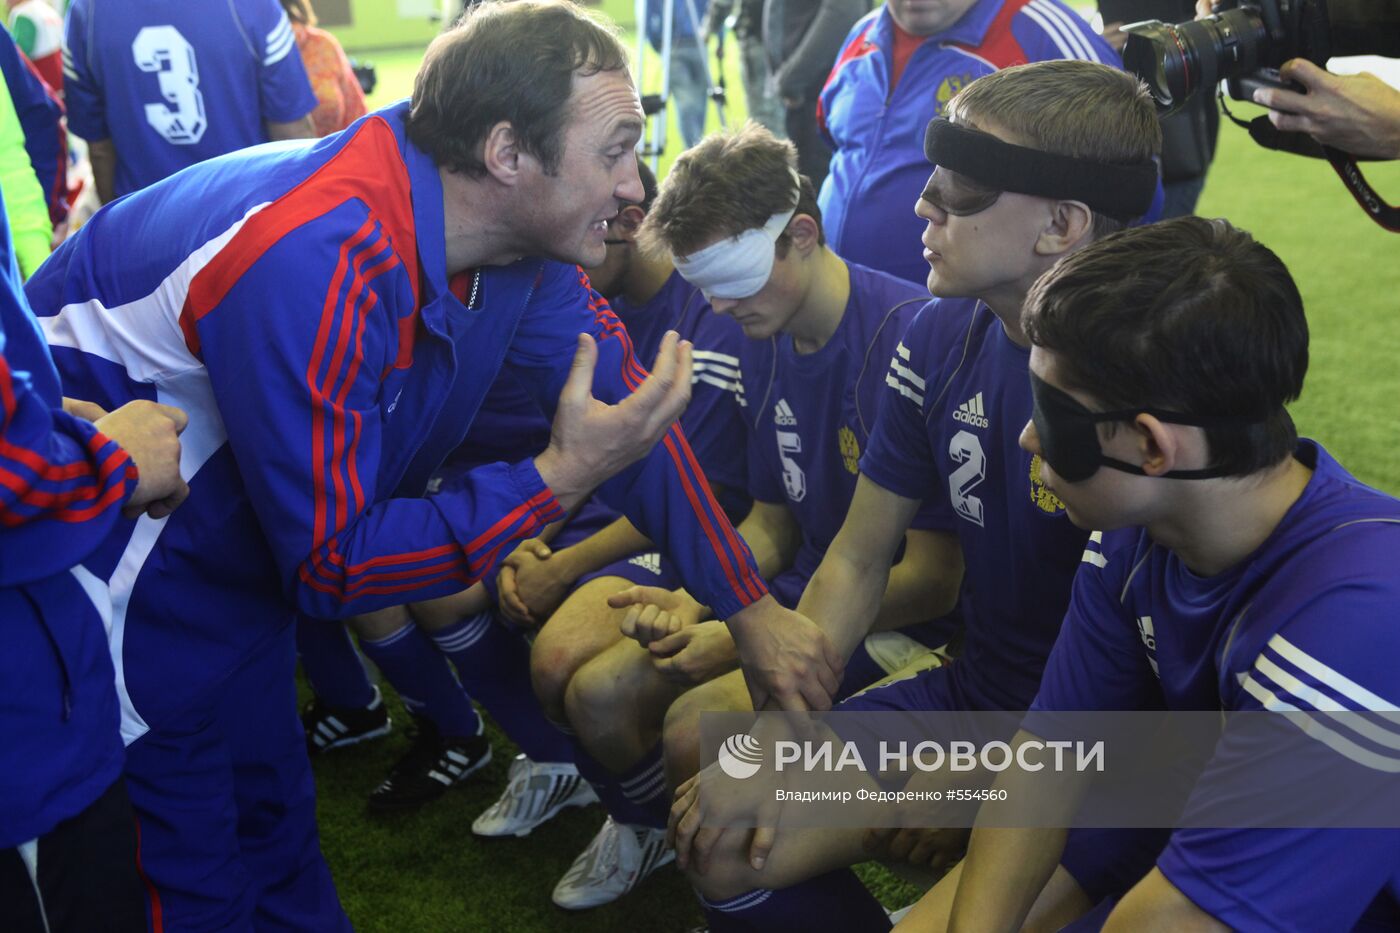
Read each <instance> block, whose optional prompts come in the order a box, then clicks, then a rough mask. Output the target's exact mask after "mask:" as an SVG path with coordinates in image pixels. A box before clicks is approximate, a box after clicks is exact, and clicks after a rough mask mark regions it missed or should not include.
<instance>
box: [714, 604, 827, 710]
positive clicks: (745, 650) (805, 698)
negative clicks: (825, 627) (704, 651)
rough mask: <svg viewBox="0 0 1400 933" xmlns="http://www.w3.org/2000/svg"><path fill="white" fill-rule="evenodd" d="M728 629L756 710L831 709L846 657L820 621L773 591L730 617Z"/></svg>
mask: <svg viewBox="0 0 1400 933" xmlns="http://www.w3.org/2000/svg"><path fill="white" fill-rule="evenodd" d="M729 631H730V633H731V634H733V636H734V643H735V644H737V645H738V646H739V660H740V663H741V665H742V666H743V669H744V682H745V683H746V684H747V685H748V688H749V698H750V699H752V700H753V708H754V709H756V710H762V709H774V708H776V709H782V710H791V711H794V712H805V711H807V710H813V711H817V712H821V711H825V710H829V709H831V700H832V698H833V697H834V696H836V690H837V688H838V687H840V685H841V675H842V673H843V672H844V670H845V667H846V661H845V658H844V657H842V655H841V652H840V651H838V650H837V648H836V645H835V644H833V643H832V641H831V639H830V638H829V637H828V636H827V634H826V632H824V631H822V630H821V627H820V626H818V625H817V623H815V622H813V621H812V620H811V619H809V618H807V617H806V616H804V615H801V614H800V613H796V612H793V611H792V610H791V609H784V608H783V607H782V606H780V605H778V601H777V600H775V599H774V598H773V597H772V596H771V595H770V596H764V597H763V598H762V599H760V600H758V601H757V602H754V603H751V604H749V605H748V606H746V607H745V608H744V609H743V611H741V612H739V613H737V614H735V615H734V616H731V617H730V619H729Z"/></svg>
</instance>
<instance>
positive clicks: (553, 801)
mask: <svg viewBox="0 0 1400 933" xmlns="http://www.w3.org/2000/svg"><path fill="white" fill-rule="evenodd" d="M597 800H598V795H597V794H595V793H593V788H592V786H590V785H589V783H588V782H587V781H585V780H584V779H583V778H581V777H579V774H578V768H575V767H574V766H573V765H570V764H539V763H537V762H534V761H531V760H530V759H528V758H526V757H525V756H524V755H516V756H515V760H514V761H512V762H511V763H510V773H509V783H508V784H506V789H505V791H504V793H502V794H501V798H500V799H499V800H497V801H496V802H495V803H493V804H491V806H490V807H489V808H487V810H486V812H485V813H483V814H481V816H478V817H477V818H476V821H475V822H473V823H472V832H474V833H476V834H477V835H478V836H528V835H530V833H531V831H532V830H534V829H535V827H537V826H539V825H540V824H542V823H544V822H545V821H546V820H548V819H550V818H551V817H553V816H554V815H555V814H556V813H558V812H559V811H560V810H563V809H564V808H565V807H582V806H586V805H588V804H590V803H595V802H596V801H597Z"/></svg>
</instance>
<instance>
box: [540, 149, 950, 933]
mask: <svg viewBox="0 0 1400 933" xmlns="http://www.w3.org/2000/svg"><path fill="white" fill-rule="evenodd" d="M795 164H796V153H795V150H794V149H793V146H792V144H791V143H788V142H785V141H779V140H776V139H774V138H773V136H772V135H771V134H770V133H769V132H768V131H767V130H765V129H763V128H762V127H759V126H757V125H749V126H746V127H745V128H743V129H742V130H740V131H739V132H737V133H730V134H726V135H716V136H712V137H709V138H708V139H706V140H704V141H703V142H701V143H700V145H698V146H696V147H695V148H693V149H691V150H689V151H688V152H686V153H684V154H683V155H682V156H681V157H680V159H679V160H678V161H677V162H676V164H675V166H674V167H673V168H672V170H671V174H670V175H669V176H668V178H667V179H666V182H665V184H663V186H662V189H661V194H660V196H659V198H658V199H657V203H656V206H655V207H653V208H652V211H651V213H650V214H649V215H648V218H647V222H646V224H645V226H644V227H643V230H642V234H643V240H644V243H645V242H646V241H648V240H649V241H650V244H649V245H650V248H651V249H652V250H653V251H654V252H657V253H659V254H663V255H667V256H671V257H673V258H674V259H675V263H676V267H677V268H678V269H679V270H680V273H681V275H683V276H685V277H686V279H687V281H689V282H690V283H691V285H692V286H695V287H698V288H700V289H701V290H702V291H703V292H704V293H705V296H706V297H707V298H708V299H709V301H710V304H711V305H712V306H713V308H714V309H715V311H717V312H719V313H720V314H722V315H726V316H728V317H731V318H733V319H735V320H737V321H738V322H739V324H740V326H742V327H743V330H744V334H745V335H746V336H747V337H748V338H749V339H748V340H745V341H744V342H743V347H742V349H741V351H740V367H739V368H740V370H741V374H742V375H741V380H742V383H743V394H742V398H743V399H744V402H745V405H746V409H745V411H746V415H745V420H746V421H747V422H748V490H749V492H750V493H751V494H752V495H753V497H754V505H753V509H752V511H751V512H750V513H749V515H748V517H747V518H746V519H745V520H744V521H743V523H742V524H740V526H739V533H740V534H741V535H742V536H743V538H744V540H745V541H746V542H747V543H748V545H749V547H750V548H751V549H752V550H753V552H754V554H755V557H756V559H757V561H758V565H759V569H760V570H761V571H762V573H763V575H764V578H765V579H766V580H767V581H768V583H769V586H770V588H771V591H772V592H773V593H774V595H775V596H776V597H777V598H778V600H779V601H780V602H782V603H783V604H785V605H788V606H791V605H794V604H796V602H797V601H798V599H799V598H800V597H801V595H802V589H803V587H804V586H805V585H806V582H807V579H808V577H809V576H810V575H811V573H812V571H813V569H815V568H816V566H817V564H818V563H819V562H820V561H821V557H822V553H823V552H824V551H825V550H826V548H827V546H828V545H829V544H830V542H831V538H832V536H833V535H834V534H835V533H836V530H837V528H838V527H839V524H840V521H841V518H842V516H843V515H844V514H845V508H846V504H847V503H848V502H849V501H850V497H851V493H852V491H853V490H854V488H855V481H856V471H857V467H856V464H857V461H858V459H859V457H860V451H861V448H862V447H863V446H864V445H865V442H866V437H867V435H868V433H869V428H870V425H872V424H874V422H875V418H876V416H877V413H878V405H879V402H880V398H881V396H882V395H883V394H884V393H883V389H882V385H883V381H882V380H883V369H884V361H885V360H887V359H888V358H889V356H890V354H891V353H892V352H893V349H894V345H895V342H896V341H897V340H898V335H899V334H900V333H901V332H902V330H903V328H904V325H905V324H907V322H908V320H909V319H910V317H911V316H912V315H913V313H914V312H915V311H916V310H917V308H918V306H919V305H920V304H921V303H922V299H923V297H924V296H923V291H922V290H921V289H919V288H917V287H916V286H911V285H909V284H907V283H904V282H901V281H899V280H898V279H895V278H893V277H892V276H889V275H886V274H884V273H880V272H875V271H873V270H870V269H865V268H863V267H860V266H853V265H849V264H847V263H846V262H844V261H843V260H841V258H840V257H838V256H837V255H836V254H835V253H833V252H832V251H831V250H830V249H829V248H828V247H827V246H826V245H825V240H824V237H823V234H822V227H821V215H820V213H819V211H818V209H817V206H816V198H815V195H814V192H813V191H812V187H811V183H810V182H808V181H806V180H805V179H801V178H799V176H798V175H797V173H796V171H795V170H794V168H793V167H794V165H795ZM731 449H732V450H734V451H735V453H737V452H738V451H739V450H741V449H742V448H741V447H740V446H739V445H738V444H735V445H733V447H732V448H731ZM732 459H733V460H734V461H735V462H737V460H738V458H737V456H735V457H733V458H732ZM941 544H942V539H941V538H940V537H939V536H937V535H934V534H933V533H931V532H925V531H923V530H922V524H916V527H915V530H913V531H911V532H910V533H909V535H908V543H907V545H906V547H905V555H904V560H903V562H902V563H901V564H900V565H899V567H898V569H897V571H896V572H895V574H894V575H893V577H892V579H891V581H890V585H889V587H888V588H887V589H886V591H885V597H884V604H883V612H882V615H881V623H880V624H881V627H883V628H895V627H898V626H907V625H913V627H911V628H908V629H905V631H906V632H909V633H910V634H911V635H913V636H914V638H910V637H907V636H906V635H903V634H891V635H890V636H888V637H885V638H882V639H878V640H877V641H878V644H877V645H874V646H872V650H871V652H862V653H861V654H860V655H859V656H858V657H857V658H856V660H855V661H853V663H852V664H851V665H850V667H849V668H848V670H847V672H846V678H845V679H846V683H847V684H848V685H850V686H848V687H847V688H846V692H847V693H849V692H850V691H851V690H853V689H857V688H859V687H862V686H865V685H866V684H868V683H870V682H872V681H874V680H876V679H878V678H880V677H883V676H885V674H886V673H887V671H888V670H890V669H894V668H898V667H900V666H903V665H904V664H905V663H906V661H907V660H908V658H909V657H910V656H911V655H920V654H923V655H926V654H928V652H929V649H930V647H937V646H941V645H943V644H944V643H945V642H946V640H947V638H946V635H947V632H946V628H945V627H944V626H930V625H922V624H917V623H923V622H924V621H925V620H927V619H929V618H930V617H933V616H938V615H941V614H942V613H943V612H944V611H946V608H948V607H951V605H952V603H953V601H954V599H955V597H956V592H957V585H956V581H953V583H952V585H951V586H950V587H949V588H947V589H945V590H939V589H936V588H932V587H930V586H929V585H928V581H932V580H936V579H937V578H936V576H935V575H934V574H933V572H932V569H933V568H934V567H935V566H936V565H937V564H938V563H939V562H940V561H941V560H942V559H944V557H945V555H944V553H943V551H942V550H941V549H940V546H941ZM551 559H553V558H551ZM656 560H657V561H658V567H659V569H660V570H661V571H662V572H663V573H664V574H665V579H666V581H667V583H666V585H668V586H672V587H675V586H679V584H680V581H679V579H678V578H677V577H676V576H675V574H674V571H673V569H672V567H673V564H672V563H671V561H670V555H665V554H662V555H658V556H657V558H656ZM641 579H644V578H642V577H640V576H639V575H638V574H636V573H632V574H627V575H626V578H625V579H616V578H614V579H612V580H610V581H609V582H608V584H607V586H606V587H604V586H603V584H602V582H601V581H600V582H599V588H598V589H597V590H596V591H588V592H589V596H590V601H589V602H587V603H583V602H581V601H578V600H570V602H569V603H567V604H565V606H564V607H563V608H562V609H561V610H560V611H559V612H558V613H556V614H555V616H554V618H553V619H551V620H550V623H549V625H547V626H546V627H545V629H544V631H543V632H542V633H541V635H540V637H539V639H538V640H537V641H536V643H535V649H534V658H533V668H534V671H535V683H536V686H537V688H539V690H540V698H541V700H542V702H543V703H544V704H545V707H546V709H547V710H549V711H550V712H551V714H555V715H557V714H559V713H560V712H562V713H563V714H564V716H565V717H566V718H567V721H568V724H569V726H570V727H571V729H572V730H573V732H574V733H575V735H576V736H577V738H578V741H579V745H580V748H581V750H580V754H579V756H578V758H577V759H576V760H577V761H578V764H579V769H580V771H581V772H582V773H583V774H584V775H585V776H587V777H589V779H590V780H592V781H593V782H594V786H595V788H597V790H598V793H599V796H600V797H601V798H602V799H603V801H604V804H605V805H606V806H607V807H608V809H609V813H610V814H611V819H610V822H609V823H608V824H607V825H606V826H605V827H604V830H603V833H602V834H600V836H599V838H598V840H595V843H596V844H595V846H594V847H590V849H589V850H588V851H586V852H585V853H584V854H583V855H582V856H581V857H580V859H579V860H578V861H577V862H576V863H575V866H574V868H573V869H572V870H571V871H570V872H569V873H568V874H567V875H566V876H565V878H564V880H563V881H562V882H561V883H560V885H559V887H558V888H556V890H555V901H556V903H561V904H565V905H567V906H580V907H581V906H593V905H596V904H600V903H605V902H606V901H609V900H613V899H615V898H617V897H619V896H621V895H622V894H623V893H625V892H626V891H627V890H629V889H630V888H631V887H632V886H633V885H634V884H635V883H636V882H637V881H638V880H640V878H641V877H642V875H643V874H644V873H645V870H646V869H649V868H650V867H652V866H653V865H655V864H662V863H664V862H665V861H669V859H670V853H669V851H668V850H666V849H665V848H664V847H663V844H662V837H663V829H662V828H663V827H664V825H665V817H666V806H667V799H666V780H665V775H664V774H663V766H662V758H661V743H660V738H661V726H662V722H663V717H664V715H665V712H666V709H667V707H668V705H669V704H670V703H671V702H672V701H673V700H674V699H675V698H676V697H678V696H680V695H681V694H683V693H684V692H685V691H686V690H688V689H690V688H691V687H693V686H695V685H696V684H700V683H704V682H707V681H712V682H713V684H712V688H711V689H715V690H717V694H716V695H717V696H718V697H719V699H718V700H717V702H721V703H723V704H725V705H726V707H727V708H737V709H746V708H749V706H750V697H749V693H748V691H747V690H746V688H745V684H744V679H743V676H742V675H741V674H740V673H739V672H738V671H736V670H735V668H736V667H737V666H738V655H737V652H736V650H735V646H734V641H733V639H732V638H731V637H730V635H729V632H728V630H727V628H726V627H725V625H724V624H723V622H720V621H716V620H713V619H712V617H711V616H710V615H709V614H708V610H706V609H705V608H704V607H702V606H700V605H698V604H697V603H695V602H694V601H693V600H690V599H689V597H688V596H685V594H684V591H681V592H680V593H679V594H674V595H673V594H670V593H667V592H665V591H663V590H660V589H657V588H656V587H648V588H645V589H644V590H641V591H633V592H632V593H631V594H630V595H629V594H620V595H618V596H615V597H614V598H613V605H614V606H618V607H622V606H626V605H627V604H628V603H629V601H631V600H632V599H633V598H636V597H637V596H638V593H640V592H650V593H656V594H659V597H660V598H667V599H668V600H669V604H671V605H673V606H675V608H676V609H677V612H678V613H679V614H681V615H684V616H685V619H686V624H685V626H684V627H680V626H678V627H677V629H676V630H675V631H670V630H667V631H665V632H662V631H661V630H659V629H657V628H655V627H651V626H642V627H641V628H640V629H630V628H629V630H628V634H631V635H633V638H626V639H624V638H621V637H620V636H619V634H618V625H619V620H620V619H621V618H622V614H621V613H615V614H613V615H611V616H609V615H606V614H604V613H602V612H599V611H598V607H599V606H600V604H601V597H603V596H606V595H607V591H608V590H609V589H610V590H611V592H612V593H618V591H619V590H622V589H623V588H625V587H627V586H628V584H629V582H640V580H641ZM653 579H654V578H653ZM585 592H586V591H583V590H581V591H580V592H579V594H578V595H579V596H580V597H581V596H583V595H584V593H585ZM939 607H943V608H939ZM706 619H709V620H710V621H702V620H706ZM634 639H635V640H634ZM830 689H831V690H832V691H833V692H834V691H835V689H836V684H834V683H833V684H831V685H830ZM618 824H624V825H618ZM610 836H620V837H621V838H622V840H623V842H622V844H621V845H604V843H605V842H607V840H608V838H609V837H610ZM634 840H635V841H634Z"/></svg>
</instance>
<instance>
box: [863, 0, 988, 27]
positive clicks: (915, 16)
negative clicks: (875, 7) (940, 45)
mask: <svg viewBox="0 0 1400 933" xmlns="http://www.w3.org/2000/svg"><path fill="white" fill-rule="evenodd" d="M976 3H977V0H888V3H887V4H886V5H887V6H888V7H889V8H890V16H892V17H894V21H895V22H896V23H898V24H899V28H900V29H903V30H904V31H905V32H907V33H909V34H910V35H914V36H932V35H935V34H937V33H940V32H944V31H946V30H947V29H949V28H950V27H951V26H952V25H953V24H954V23H956V22H957V21H958V20H960V19H962V17H963V14H964V13H966V12H967V11H968V10H970V9H972V7H973V6H974V5H975V4H976Z"/></svg>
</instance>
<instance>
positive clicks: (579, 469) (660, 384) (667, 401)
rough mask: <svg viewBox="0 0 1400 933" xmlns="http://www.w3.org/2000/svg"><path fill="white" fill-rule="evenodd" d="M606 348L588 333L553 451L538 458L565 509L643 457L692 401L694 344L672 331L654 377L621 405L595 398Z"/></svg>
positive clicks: (568, 385) (567, 388)
mask: <svg viewBox="0 0 1400 933" xmlns="http://www.w3.org/2000/svg"><path fill="white" fill-rule="evenodd" d="M597 361H598V347H597V344H595V343H594V342H593V338H592V337H590V336H589V335H588V334H580V335H579V339H578V352H577V353H575V354H574V364H573V368H572V369H571V370H570V372H569V378H568V381H566V382H565V383H564V390H563V391H562V392H561V393H560V394H559V407H558V409H557V411H556V412H555V415H554V425H553V427H552V428H551V429H550V438H549V446H548V447H547V448H546V449H545V451H544V453H542V454H540V455H539V456H538V457H536V458H535V467H536V468H537V469H538V470H539V472H540V477H541V478H542V479H543V480H544V481H545V484H546V485H547V486H549V488H550V490H551V491H552V492H553V493H554V495H555V497H556V498H557V499H559V501H560V503H561V504H562V505H563V506H564V507H565V508H572V507H573V506H574V505H575V504H577V503H578V502H579V501H580V500H582V499H583V498H584V496H586V495H588V494H589V493H590V492H592V490H593V489H594V488H596V487H597V486H598V485H599V484H601V483H602V482H603V481H604V480H606V479H608V478H609V477H611V476H613V475H615V474H616V473H618V472H619V471H621V470H622V469H624V468H625V467H627V466H629V465H630V464H632V463H633V462H635V461H637V460H640V459H641V458H642V457H644V456H646V454H647V453H648V452H649V451H650V450H651V448H652V447H654V446H655V445H656V442H657V441H659V440H661V437H662V435H664V434H665V433H666V431H667V429H669V428H670V427H671V425H672V424H674V423H675V421H676V419H677V418H679V417H680V415H681V412H683V411H685V406H686V405H687V404H689V403H690V377H691V345H690V343H689V341H685V340H681V339H680V338H679V337H678V336H677V335H676V333H675V332H674V331H668V332H667V333H666V336H665V337H664V338H663V339H662V341H661V349H660V350H659V351H657V354H656V363H655V365H654V366H653V367H652V371H651V375H650V376H648V377H647V378H646V381H644V382H643V383H642V384H641V385H640V386H639V387H638V388H637V390H636V391H635V392H633V393H632V394H631V395H630V396H628V397H627V398H625V399H623V400H622V401H621V402H619V403H618V404H616V405H608V404H606V403H604V402H601V401H599V400H598V399H596V398H594V397H593V391H592V387H593V370H594V367H595V366H596V365H597Z"/></svg>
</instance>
